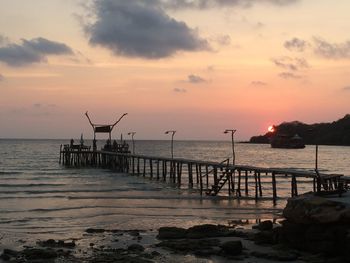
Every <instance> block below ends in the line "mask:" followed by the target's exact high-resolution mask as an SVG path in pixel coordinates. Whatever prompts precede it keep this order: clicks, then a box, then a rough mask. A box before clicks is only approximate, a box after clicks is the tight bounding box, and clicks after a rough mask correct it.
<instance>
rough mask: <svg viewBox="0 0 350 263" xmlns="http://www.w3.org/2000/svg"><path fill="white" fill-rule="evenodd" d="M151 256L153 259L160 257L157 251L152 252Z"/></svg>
mask: <svg viewBox="0 0 350 263" xmlns="http://www.w3.org/2000/svg"><path fill="white" fill-rule="evenodd" d="M151 254H152V256H154V257H158V256H160V255H161V254H160V253H159V252H158V251H155V250H154V251H152V253H151Z"/></svg>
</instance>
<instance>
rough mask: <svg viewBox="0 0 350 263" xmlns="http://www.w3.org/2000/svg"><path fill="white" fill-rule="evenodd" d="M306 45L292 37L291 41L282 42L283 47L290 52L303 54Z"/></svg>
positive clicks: (303, 41) (304, 42)
mask: <svg viewBox="0 0 350 263" xmlns="http://www.w3.org/2000/svg"><path fill="white" fill-rule="evenodd" d="M307 45H308V43H307V42H306V41H305V40H302V39H300V38H297V37H294V38H292V39H291V40H288V41H286V42H284V47H285V48H286V49H288V50H290V51H298V52H303V51H304V50H305V48H306V47H307Z"/></svg>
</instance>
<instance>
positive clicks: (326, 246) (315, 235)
mask: <svg viewBox="0 0 350 263" xmlns="http://www.w3.org/2000/svg"><path fill="white" fill-rule="evenodd" d="M283 215H284V217H285V220H284V221H282V222H281V223H280V224H273V223H272V222H271V221H263V222H261V223H260V224H258V225H254V226H253V227H250V228H244V227H243V226H242V224H240V222H237V224H236V225H234V226H225V225H211V224H205V225H197V226H193V227H190V228H188V229H185V228H180V227H161V228H159V229H158V230H147V231H144V230H143V231H141V230H118V229H112V230H109V229H97V228H89V229H86V230H85V232H84V233H83V234H82V237H81V238H80V239H76V240H53V239H48V240H41V241H37V242H36V243H35V244H24V245H23V247H22V249H17V250H12V249H9V248H7V249H4V250H3V251H2V253H1V256H0V262H1V261H2V262H16V263H17V262H18V263H19V262H62V263H64V262H91V263H92V262H101V263H102V262H126V263H128V262H134V263H143V262H236V261H238V262H246V263H248V262H295V263H301V262H313V263H321V262H322V263H323V262H324V263H325V262H334V263H336V262H339V263H340V262H350V208H349V206H348V205H347V204H345V203H340V202H337V201H330V200H327V199H325V198H321V197H315V196H313V195H303V196H299V197H296V198H292V199H290V200H289V201H288V204H287V206H286V208H285V209H284V211H283Z"/></svg>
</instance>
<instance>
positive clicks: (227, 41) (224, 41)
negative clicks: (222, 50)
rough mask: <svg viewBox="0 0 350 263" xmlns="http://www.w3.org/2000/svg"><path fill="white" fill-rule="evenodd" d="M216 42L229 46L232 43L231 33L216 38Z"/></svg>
mask: <svg viewBox="0 0 350 263" xmlns="http://www.w3.org/2000/svg"><path fill="white" fill-rule="evenodd" d="M216 42H217V43H218V44H219V45H221V46H229V45H230V44H231V37H230V36H229V35H221V36H218V37H217V38H216Z"/></svg>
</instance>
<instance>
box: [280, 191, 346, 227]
mask: <svg viewBox="0 0 350 263" xmlns="http://www.w3.org/2000/svg"><path fill="white" fill-rule="evenodd" d="M283 216H284V217H285V218H286V219H287V220H288V221H290V222H293V223H298V224H331V223H339V222H344V223H346V222H349V221H350V207H349V206H346V205H344V204H343V203H340V202H336V201H331V200H328V199H326V198H322V197H319V196H314V195H311V194H306V195H300V196H298V197H294V198H290V199H288V203H287V206H286V207H285V208H284V210H283Z"/></svg>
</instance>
